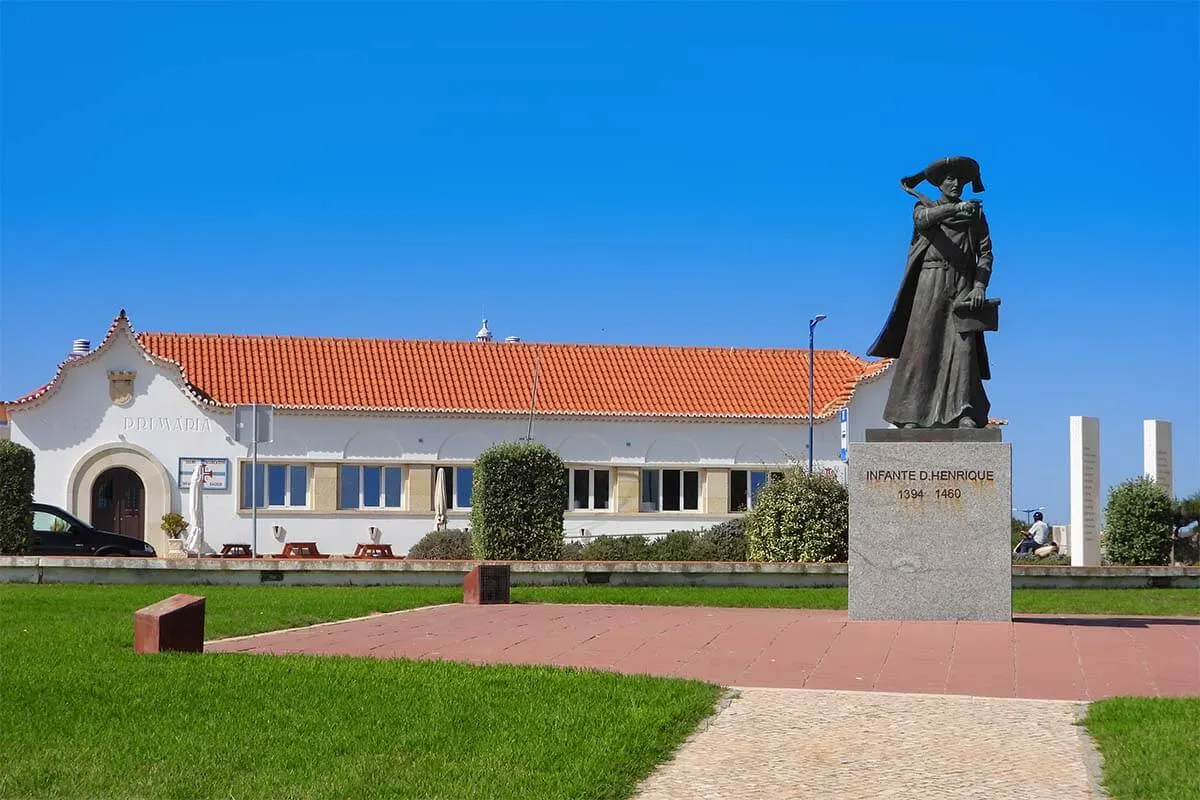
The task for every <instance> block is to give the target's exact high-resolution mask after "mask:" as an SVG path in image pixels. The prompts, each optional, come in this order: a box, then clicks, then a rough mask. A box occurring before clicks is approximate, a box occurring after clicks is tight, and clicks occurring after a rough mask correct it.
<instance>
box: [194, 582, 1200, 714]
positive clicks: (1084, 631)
mask: <svg viewBox="0 0 1200 800" xmlns="http://www.w3.org/2000/svg"><path fill="white" fill-rule="evenodd" d="M205 650H206V651H207V652H243V653H276V654H281V653H301V654H321V655H334V654H339V655H357V656H371V657H377V658H411V659H437V660H454V661H464V662H469V663H475V664H498V663H504V664H552V665H559V666H570V667H582V668H589V669H601V670H611V671H617V672H624V673H634V674H650V675H660V676H667V677H684V678H697V679H700V680H705V681H711V682H713V683H717V684H720V685H723V686H739V687H776V688H805V689H839V690H859V691H880V692H907V693H926V694H950V695H972V696H984V697H1024V698H1037V699H1055V700H1084V701H1087V700H1097V699H1101V698H1104V697H1111V696H1114V695H1138V696H1148V697H1157V696H1182V695H1190V696H1196V695H1200V619H1167V618H1159V617H1124V618H1122V617H1078V618H1071V617H1048V616H1022V617H1017V618H1016V619H1015V620H1014V621H1013V622H1011V623H1009V622H868V621H861V622H860V621H850V620H848V619H847V617H846V612H845V611H822V610H797V609H773V608H761V609H760V608H697V607H691V606H687V607H685V606H677V607H669V606H605V605H551V604H514V605H490V606H467V605H457V604H454V605H443V606H432V607H428V608H423V609H414V610H410V611H404V612H397V613H392V614H379V615H374V616H372V617H368V618H363V619H358V620H349V621H345V622H337V623H327V624H323V625H318V626H312V627H309V628H300V629H296V630H291V631H277V632H273V633H265V634H258V635H255V636H247V637H241V638H237V639H228V640H223V641H217V642H209V643H206V644H205Z"/></svg>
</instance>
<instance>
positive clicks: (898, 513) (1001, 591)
mask: <svg viewBox="0 0 1200 800" xmlns="http://www.w3.org/2000/svg"><path fill="white" fill-rule="evenodd" d="M1011 453H1012V451H1011V445H1008V444H1004V443H999V442H996V443H992V442H971V443H967V442H947V443H931V442H897V443H884V442H865V443H855V444H852V445H851V447H850V469H849V488H850V563H849V582H850V618H851V619H888V620H896V619H899V620H904V619H912V620H960V619H961V620H1009V619H1011V618H1012V559H1011V545H1010V543H1009V536H1010V534H1009V518H1010V516H1011V496H1012V460H1011Z"/></svg>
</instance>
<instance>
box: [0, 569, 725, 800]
mask: <svg viewBox="0 0 1200 800" xmlns="http://www.w3.org/2000/svg"><path fill="white" fill-rule="evenodd" d="M176 591H182V592H191V593H198V594H203V595H204V596H205V597H206V598H207V600H206V621H207V634H208V636H209V638H214V637H218V636H228V635H236V634H244V633H253V632H256V631H263V630H270V629H275V628H281V627H288V626H293V625H301V624H308V623H312V622H317V621H323V620H330V619H338V618H345V617H352V616H359V615H363V614H368V613H371V612H373V611H392V610H398V609H402V608H412V607H416V606H422V605H428V604H432V603H441V602H457V601H458V600H460V599H461V591H460V590H458V589H454V588H450V589H437V588H362V587H357V588H354V587H345V588H343V587H337V588H315V587H314V588H301V587H213V586H203V587H198V586H193V587H183V586H178V587H176V586H28V585H0V687H2V688H0V752H3V753H4V758H3V768H0V797H4V798H29V797H39V798H41V797H106V798H108V797H130V798H132V797H138V798H148V797H154V798H196V797H220V798H243V797H271V798H300V797H330V798H352V797H405V798H416V797H421V798H429V797H437V798H458V797H489V798H622V797H627V796H628V795H629V794H630V793H631V792H632V790H633V788H634V786H635V785H636V783H637V782H638V781H639V780H641V779H642V778H643V777H644V776H646V775H648V774H649V773H650V771H651V770H652V769H653V766H654V765H655V764H656V763H657V762H659V761H661V760H663V759H664V758H666V757H667V756H669V754H670V753H671V751H672V750H673V749H674V748H675V747H676V746H677V745H678V744H679V743H680V742H681V741H682V740H683V738H684V737H686V736H687V735H688V734H689V733H690V732H691V731H692V730H693V729H694V728H695V726H696V724H697V723H698V722H699V721H700V720H701V719H702V718H703V717H704V716H706V715H707V714H709V713H711V711H712V709H713V704H714V702H715V701H716V699H717V697H718V696H719V694H720V690H719V689H718V688H717V687H713V686H710V685H707V684H703V683H699V682H694V681H673V680H662V679H650V678H636V677H627V676H619V675H610V674H599V673H584V672H578V671H572V670H564V669H551V668H540V667H472V666H466V665H458V664H450V663H436V662H435V663H430V662H407V661H390V660H378V661H374V660H369V659H351V658H321V657H299V656H285V657H264V656H244V655H234V654H221V655H216V654H213V655H192V654H163V655H157V656H139V655H136V654H134V653H133V649H132V629H133V626H132V614H133V611H134V610H135V609H137V608H139V607H142V606H145V605H148V604H150V603H152V602H155V601H157V600H160V599H162V598H164V597H167V596H169V595H171V594H173V593H174V592H176Z"/></svg>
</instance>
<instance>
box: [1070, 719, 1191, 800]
mask: <svg viewBox="0 0 1200 800" xmlns="http://www.w3.org/2000/svg"><path fill="white" fill-rule="evenodd" d="M1084 725H1085V726H1086V727H1087V729H1088V732H1089V733H1090V734H1091V735H1092V736H1093V737H1094V738H1095V739H1096V742H1097V744H1098V745H1099V746H1100V751H1101V753H1103V755H1104V787H1105V789H1107V790H1108V793H1109V794H1110V795H1111V796H1112V797H1113V798H1115V800H1148V799H1149V798H1153V800H1196V798H1198V797H1200V698H1140V697H1137V698H1134V697H1116V698H1113V699H1111V700H1102V701H1099V702H1096V703H1092V704H1091V705H1090V706H1089V707H1088V714H1087V717H1086V718H1085V719H1084Z"/></svg>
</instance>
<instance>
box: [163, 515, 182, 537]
mask: <svg viewBox="0 0 1200 800" xmlns="http://www.w3.org/2000/svg"><path fill="white" fill-rule="evenodd" d="M162 529H163V533H165V534H166V535H167V538H168V539H178V538H180V537H181V536H183V534H184V533H185V532H186V531H187V529H188V521H187V520H186V519H184V518H183V517H182V516H181V515H179V514H176V513H175V512H174V511H172V512H171V513H169V514H163V518H162Z"/></svg>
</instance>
